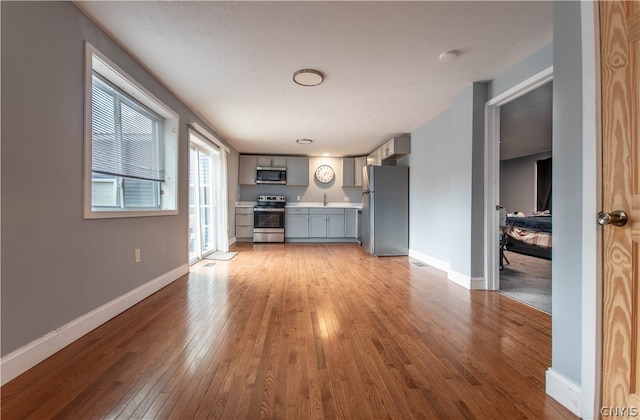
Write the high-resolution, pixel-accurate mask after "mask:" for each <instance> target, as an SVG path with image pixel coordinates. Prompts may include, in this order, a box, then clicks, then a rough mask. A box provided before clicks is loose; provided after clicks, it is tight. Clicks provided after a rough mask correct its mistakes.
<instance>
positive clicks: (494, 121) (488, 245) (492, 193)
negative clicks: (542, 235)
mask: <svg viewBox="0 0 640 420" xmlns="http://www.w3.org/2000/svg"><path fill="white" fill-rule="evenodd" d="M551 80H553V66H549V67H547V68H546V69H544V70H542V71H540V72H539V73H537V74H535V75H533V76H531V77H529V78H528V79H526V80H524V81H523V82H521V83H519V84H517V85H516V86H514V87H512V88H511V89H508V90H506V91H505V92H503V93H501V94H500V95H498V96H496V97H495V98H492V99H490V100H489V101H487V102H486V103H485V142H484V203H485V223H484V239H485V248H484V255H485V264H484V277H485V289H487V290H498V289H499V288H500V275H499V267H498V260H499V258H500V254H499V249H498V235H496V232H498V229H499V212H498V206H499V205H500V183H499V182H500V107H501V106H502V105H505V104H507V103H509V102H511V101H513V100H515V99H517V98H519V97H521V96H523V95H525V94H527V93H529V92H531V91H532V90H534V89H537V88H538V87H540V86H542V85H544V84H546V83H549V82H550V81H551Z"/></svg>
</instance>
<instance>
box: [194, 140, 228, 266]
mask: <svg viewBox="0 0 640 420" xmlns="http://www.w3.org/2000/svg"><path fill="white" fill-rule="evenodd" d="M203 156H206V157H208V158H209V159H210V167H209V178H210V179H209V185H207V186H203V185H202V182H201V181H202V167H201V159H202V157H203ZM219 160H220V151H219V150H218V149H217V148H216V147H215V146H213V145H211V144H210V143H209V142H207V141H206V140H205V139H204V138H202V137H201V136H200V135H198V133H196V132H194V131H190V133H189V223H188V253H189V263H190V264H193V263H195V262H197V261H199V260H201V259H203V258H204V257H206V256H207V255H209V254H211V253H213V252H215V251H216V249H217V244H216V237H217V232H216V229H219V228H220V227H219V226H217V223H216V220H217V217H216V214H215V208H216V206H218V205H221V203H216V200H217V197H218V194H217V191H216V188H217V184H216V182H215V181H214V177H215V176H216V173H217V168H216V165H219V164H220V162H219ZM203 188H208V189H209V193H208V203H206V204H204V205H203V203H202V200H203V196H205V195H204V194H203V192H204V190H203ZM203 209H205V211H208V212H209V214H208V215H207V216H206V218H207V219H208V226H210V227H211V229H210V231H209V232H208V233H207V232H205V229H206V226H205V225H204V224H203V221H202V210H203ZM205 237H208V238H209V241H208V242H209V243H208V244H207V245H210V246H209V247H206V246H205V244H204V243H203V240H204V238H205Z"/></svg>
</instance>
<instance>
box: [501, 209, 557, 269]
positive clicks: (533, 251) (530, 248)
mask: <svg viewBox="0 0 640 420" xmlns="http://www.w3.org/2000/svg"><path fill="white" fill-rule="evenodd" d="M551 220H552V219H551V214H550V213H549V212H542V213H539V214H535V215H532V216H518V215H515V214H514V215H507V218H506V222H505V225H504V226H502V228H501V230H502V234H503V238H504V239H503V244H504V247H505V249H506V250H508V251H512V252H517V253H518V254H523V255H529V256H532V257H538V258H544V259H546V260H550V259H551V245H552V240H551V239H552V236H551V230H552V229H551V225H552V222H551Z"/></svg>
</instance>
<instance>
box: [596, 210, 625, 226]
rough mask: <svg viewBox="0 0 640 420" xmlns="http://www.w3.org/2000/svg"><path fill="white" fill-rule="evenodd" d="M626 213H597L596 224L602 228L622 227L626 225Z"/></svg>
mask: <svg viewBox="0 0 640 420" xmlns="http://www.w3.org/2000/svg"><path fill="white" fill-rule="evenodd" d="M627 220H628V217H627V213H625V212H623V211H622V210H616V211H612V212H611V213H606V212H600V213H598V223H599V224H600V225H602V226H604V225H613V226H624V225H626V224H627Z"/></svg>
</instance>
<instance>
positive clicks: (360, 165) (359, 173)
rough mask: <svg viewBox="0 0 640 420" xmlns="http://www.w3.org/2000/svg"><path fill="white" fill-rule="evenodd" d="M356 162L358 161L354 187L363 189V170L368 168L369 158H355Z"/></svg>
mask: <svg viewBox="0 0 640 420" xmlns="http://www.w3.org/2000/svg"><path fill="white" fill-rule="evenodd" d="M355 161H356V162H355V163H356V167H355V176H354V178H355V183H354V185H355V186H356V187H361V186H362V168H364V167H365V166H367V157H366V156H361V157H357V158H355Z"/></svg>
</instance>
